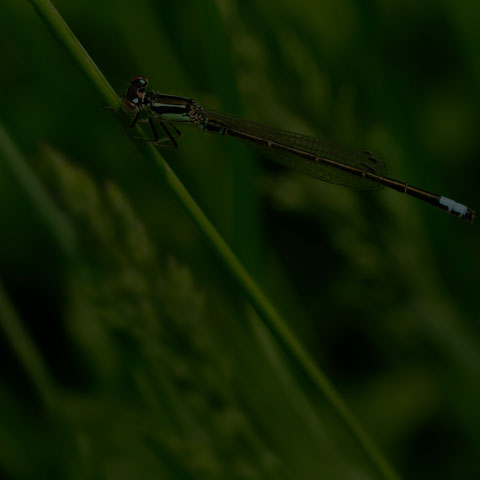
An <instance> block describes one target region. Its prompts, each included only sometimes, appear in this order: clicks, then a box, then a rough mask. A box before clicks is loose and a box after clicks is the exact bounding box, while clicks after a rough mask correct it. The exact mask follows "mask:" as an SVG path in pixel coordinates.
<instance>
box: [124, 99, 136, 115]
mask: <svg viewBox="0 0 480 480" xmlns="http://www.w3.org/2000/svg"><path fill="white" fill-rule="evenodd" d="M139 103H140V100H139V99H138V98H136V97H135V98H132V100H129V99H128V98H125V99H124V100H123V103H122V109H123V111H124V112H125V113H127V114H134V113H137V112H138V104H139Z"/></svg>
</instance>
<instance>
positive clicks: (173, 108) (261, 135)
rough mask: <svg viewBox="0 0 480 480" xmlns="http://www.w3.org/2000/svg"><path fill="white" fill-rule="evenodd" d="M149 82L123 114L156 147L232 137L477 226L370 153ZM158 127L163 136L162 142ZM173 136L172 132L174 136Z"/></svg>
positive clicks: (131, 90)
mask: <svg viewBox="0 0 480 480" xmlns="http://www.w3.org/2000/svg"><path fill="white" fill-rule="evenodd" d="M147 86H148V80H147V79H146V78H145V77H143V76H137V77H134V78H132V79H131V80H130V86H129V87H128V89H127V90H126V92H125V94H124V96H123V104H122V107H123V110H124V112H125V113H127V114H129V115H133V120H132V122H131V124H130V126H131V127H133V126H134V125H135V124H136V122H137V121H138V119H139V118H140V117H141V115H142V114H144V115H145V116H146V119H145V121H147V122H148V124H149V125H150V128H151V130H152V134H153V139H152V140H149V141H152V142H153V143H154V144H156V145H158V144H161V143H164V142H169V144H170V146H172V147H174V148H177V146H178V145H177V141H176V140H175V138H176V137H178V136H180V135H181V132H180V131H179V130H178V128H177V127H176V126H175V124H177V125H191V126H194V127H197V128H200V129H202V130H204V131H206V132H210V133H216V134H219V135H228V136H231V137H236V138H240V139H242V140H246V141H248V142H251V143H252V144H253V145H255V146H257V147H260V148H261V149H262V153H264V154H265V155H266V156H268V157H269V158H271V159H272V160H275V161H276V162H279V163H281V164H283V165H286V166H288V167H290V168H293V169H295V170H299V171H300V172H302V173H305V174H306V175H309V176H311V177H315V178H318V179H320V180H323V181H325V182H328V183H335V184H338V185H346V186H349V187H354V188H359V189H369V190H374V189H377V188H381V187H382V186H386V187H389V188H392V189H394V190H397V191H399V192H401V193H406V194H407V195H411V196H412V197H416V198H419V199H420V200H423V201H425V202H428V203H430V204H431V205H434V206H435V207H439V208H441V209H442V210H444V211H445V212H448V213H451V214H453V215H455V216H457V217H460V218H463V219H464V220H467V221H468V222H473V219H474V218H475V212H474V211H473V210H471V209H470V208H468V207H466V206H465V205H462V204H460V203H457V202H455V201H454V200H451V199H449V198H447V197H443V196H441V195H437V194H435V193H431V192H427V191H426V190H422V189H420V188H416V187H412V186H410V185H407V184H406V183H403V182H399V181H398V180H393V179H391V178H388V177H387V176H386V170H387V169H386V166H385V163H384V162H383V161H382V160H380V159H378V158H376V157H374V156H373V154H372V153H371V152H368V151H366V150H364V151H360V150H353V149H349V148H346V147H341V146H337V145H332V144H329V143H325V142H323V141H321V140H318V139H316V138H312V137H308V136H305V135H300V134H297V133H292V132H287V131H285V130H279V129H276V128H271V127H267V126H265V125H262V124H260V123H256V122H251V121H249V120H245V119H243V118H241V117H239V116H236V115H232V114H228V113H222V112H218V111H215V110H210V109H209V108H205V107H202V106H200V105H199V104H198V103H197V102H196V101H194V100H192V99H190V98H184V97H177V96H174V95H166V94H162V93H156V92H146V88H147ZM155 123H158V124H159V125H160V127H161V128H162V130H163V132H164V133H165V135H166V136H165V137H163V138H159V136H158V133H157V129H156V126H155ZM171 130H172V131H173V133H172V131H171Z"/></svg>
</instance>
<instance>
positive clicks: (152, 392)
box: [0, 0, 480, 479]
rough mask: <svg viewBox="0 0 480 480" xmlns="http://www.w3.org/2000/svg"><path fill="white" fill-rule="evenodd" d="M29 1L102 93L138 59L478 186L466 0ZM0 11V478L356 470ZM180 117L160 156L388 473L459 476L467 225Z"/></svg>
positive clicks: (470, 458)
mask: <svg viewBox="0 0 480 480" xmlns="http://www.w3.org/2000/svg"><path fill="white" fill-rule="evenodd" d="M55 5H56V7H57V8H58V9H59V11H60V12H61V13H62V15H63V16H64V18H65V19H66V21H67V22H68V24H69V25H70V27H71V28H72V30H73V31H74V32H75V34H76V35H77V36H78V38H79V39H80V41H81V42H82V43H83V45H84V46H85V48H86V49H87V51H88V52H89V54H90V55H91V56H92V58H93V59H94V61H95V62H96V63H97V64H98V65H99V67H100V69H101V70H102V71H103V73H104V74H105V76H106V77H107V78H108V80H109V81H110V82H111V83H112V85H114V86H115V88H117V89H118V92H119V94H120V93H121V92H122V91H123V90H124V88H125V87H126V86H127V84H128V80H129V78H130V77H132V76H134V75H139V74H142V75H146V76H148V78H149V79H150V82H151V86H152V88H153V89H156V90H159V91H162V92H165V93H171V94H177V95H183V96H188V97H193V98H195V99H197V100H198V101H199V102H200V103H203V104H205V105H208V106H209V107H212V108H217V109H221V110H224V111H228V112H233V113H239V114H241V115H243V116H245V117H246V118H249V119H252V120H258V121H262V122H264V123H267V124H270V125H274V126H278V127H281V128H285V129H289V130H292V131H298V132H300V133H305V134H310V135H315V136H318V137H321V138H325V139H328V140H329V141H335V142H339V143H343V144H348V145H352V146H356V147H360V148H368V149H369V150H372V151H374V152H375V153H376V154H377V155H378V156H381V157H382V158H384V159H385V160H386V162H387V164H388V166H389V169H390V176H392V177H393V178H397V179H399V180H403V181H406V182H407V183H410V184H412V185H416V186H419V187H421V188H425V189H428V190H432V191H434V192H438V193H440V194H442V195H446V196H448V197H451V198H454V199H455V200H457V201H459V202H461V203H465V204H467V205H469V206H470V207H472V208H474V209H475V208H477V209H478V208H479V205H480V195H479V193H478V187H477V183H478V181H477V179H478V177H479V168H480V167H479V166H478V160H479V155H478V152H479V151H480V145H479V138H478V132H479V131H480V130H479V127H480V118H479V117H480V113H479V112H480V108H479V107H480V105H479V103H480V101H479V96H478V85H479V80H480V57H479V56H478V51H479V47H480V38H479V37H480V28H479V20H478V19H479V18H480V4H478V2H473V1H468V0H456V1H453V0H441V1H437V2H433V1H425V2H421V3H419V2H413V1H406V2H405V1H404V2H398V1H394V0H384V1H365V2H360V1H358V0H357V1H354V0H340V1H338V0H335V1H333V0H328V1H325V2H315V1H313V0H297V1H296V2H294V3H291V2H286V1H284V0H277V1H275V2H274V1H262V2H253V1H251V0H243V1H241V2H240V1H233V0H229V1H221V0H218V1H216V2H215V1H211V0H204V1H200V0H184V1H182V2H164V1H163V2H153V1H151V0H138V1H137V2H135V4H132V2H126V1H124V0H117V1H115V2H113V1H104V2H102V3H101V4H98V2H93V1H91V0H83V1H82V2H71V1H67V0H57V1H56V2H55ZM0 19H1V20H0V25H1V26H2V28H0V40H1V44H2V45H3V48H2V52H3V55H2V62H1V70H0V85H1V91H2V92H3V96H2V102H0V125H2V129H5V131H6V132H7V133H6V138H7V140H5V139H4V138H3V134H2V136H1V138H2V149H1V154H0V209H1V212H0V232H1V237H0V242H1V243H0V246H1V248H0V262H1V263H0V265H1V269H0V275H1V277H0V282H1V285H2V287H1V288H0V320H1V326H2V333H3V334H2V336H1V339H2V340H1V342H2V345H1V349H0V352H1V356H2V366H3V374H2V381H1V383H0V407H1V408H0V418H1V422H0V476H1V477H2V478H7V479H8V478H85V477H88V476H89V477H92V478H116V479H119V478H120V479H122V478H125V479H127V478H159V477H162V478H172V479H177V478H179V479H180V478H181V479H186V478H196V479H197V478H200V479H227V478H228V479H231V478H232V479H233V478H235V479H251V478H259V479H260V478H262V479H263V478H272V479H273V478H275V479H278V478H296V479H303V478H305V479H311V478H338V479H343V478H346V479H350V478H351V479H363V478H377V477H376V475H377V474H376V472H375V471H374V470H373V468H372V467H371V466H370V464H369V461H368V459H367V458H365V456H364V454H363V453H362V451H361V450H360V448H359V447H358V445H357V444H356V443H355V441H354V440H353V439H352V438H351V436H350V435H349V434H348V432H346V431H345V429H344V427H343V426H342V425H341V424H340V422H339V421H338V420H337V419H336V416H335V413H334V412H332V410H331V408H330V407H328V406H327V404H326V402H325V400H324V399H323V398H322V397H321V396H320V395H319V394H318V393H317V392H315V391H312V389H311V387H310V386H309V385H308V383H306V382H305V381H304V378H303V377H302V376H301V375H299V373H298V372H297V371H296V370H295V368H293V367H292V365H291V364H290V363H289V361H288V359H285V358H284V357H283V355H282V354H281V353H280V352H279V351H278V350H277V348H276V346H275V343H274V342H272V340H271V338H270V336H269V334H268V333H267V332H266V331H265V330H264V328H263V327H262V325H261V324H260V323H259V321H258V319H257V317H256V315H255V313H254V312H253V311H252V309H251V308H250V307H249V306H248V304H246V302H245V299H244V297H243V295H242V294H241V292H239V291H238V289H237V287H236V286H235V285H234V283H233V282H232V280H231V279H230V278H229V277H228V276H227V274H226V272H225V270H224V268H223V267H222V265H221V264H219V262H218V261H217V259H216V257H215V255H214V254H213V253H212V252H211V251H210V249H209V247H208V245H207V244H206V243H205V241H204V239H203V237H202V236H201V235H200V234H199V233H198V232H197V231H196V230H195V228H194V227H193V226H192V224H191V223H190V222H189V220H188V219H187V218H186V217H185V215H184V214H183V213H182V211H180V209H179V208H178V206H177V205H176V204H175V202H174V201H173V200H172V198H171V197H170V196H169V195H168V194H167V193H166V192H165V191H163V189H162V188H161V182H160V181H159V178H158V172H157V171H156V170H155V169H154V167H153V166H152V165H149V164H148V163H146V162H144V161H143V159H142V157H141V156H139V154H138V153H137V151H136V150H135V148H134V147H133V146H132V145H131V143H130V142H129V141H128V139H126V138H124V136H123V135H122V132H121V130H120V129H119V128H118V126H117V125H116V123H115V122H114V121H113V120H112V116H111V113H110V112H109V111H108V110H105V109H104V108H103V107H104V105H103V104H102V102H101V100H100V99H99V97H98V94H97V93H96V91H94V90H93V88H92V87H91V85H90V84H89V82H88V81H87V80H86V79H85V77H84V76H83V75H82V74H81V72H79V70H78V69H77V67H76V65H75V64H74V63H73V62H72V60H71V58H70V57H69V56H68V54H67V53H66V52H65V51H64V50H62V49H61V48H60V47H59V45H58V43H57V42H56V41H55V39H54V38H53V37H52V35H51V34H50V33H49V32H48V30H47V29H46V28H45V26H44V25H43V24H42V22H41V21H40V19H39V18H38V17H37V15H36V14H35V12H34V11H33V9H32V8H31V6H30V5H29V4H28V2H26V1H25V2H23V1H17V0H6V1H4V2H2V3H1V5H0ZM183 133H184V136H183V137H182V138H181V139H180V148H179V150H178V151H171V150H164V151H162V153H163V154H164V156H165V157H166V158H167V160H168V161H169V164H170V165H171V166H172V168H173V169H174V170H175V172H176V173H177V174H178V176H179V177H180V178H181V180H182V181H183V182H184V183H185V185H186V186H187V188H188V189H189V191H190V192H191V193H192V195H193V196H194V198H195V199H196V200H197V201H198V203H199V204H200V205H201V207H202V208H203V209H204V210H205V212H206V213H207V215H208V216H209V218H210V219H211V220H212V221H213V223H214V224H215V226H216V227H217V228H218V229H219V231H220V232H221V233H222V235H223V236H224V237H225V239H226V240H227V241H228V242H229V244H230V245H231V246H232V247H233V249H234V250H235V252H236V253H237V254H238V255H239V256H240V258H241V259H242V261H243V262H244V264H245V265H246V266H247V268H248V270H249V271H250V272H251V273H252V274H253V275H254V277H255V278H256V280H257V281H258V282H259V283H260V285H261V286H262V288H263V289H264V290H265V292H267V294H268V295H269V297H270V298H271V300H272V301H273V303H274V304H275V305H276V306H277V308H278V309H279V310H280V311H281V312H282V313H283V314H284V317H285V318H286V319H287V320H288V322H289V325H290V326H291V328H292V329H293V330H294V331H295V333H296V334H297V336H298V337H299V339H300V340H301V341H302V343H303V344H304V345H305V346H306V348H307V349H308V351H309V352H310V353H311V354H312V355H313V356H314V357H315V359H316V361H317V362H318V364H319V365H320V366H321V368H323V369H324V370H325V371H326V372H327V374H328V375H329V377H330V378H331V380H332V381H333V383H334V384H335V385H336V387H337V388H338V389H339V390H340V392H341V393H342V395H343V396H344V398H345V399H346V401H347V402H348V404H349V405H350V406H351V407H352V409H353V411H354V412H355V414H356V416H357V418H358V419H359V421H360V422H361V423H362V424H363V425H364V426H365V428H366V429H367V431H368V432H369V433H370V434H371V435H372V437H373V438H374V440H375V441H376V442H377V444H378V445H379V447H380V449H381V450H382V451H383V452H384V453H385V454H386V456H387V458H389V460H391V462H392V463H393V464H394V465H395V467H396V468H397V470H398V471H399V472H400V474H401V475H402V476H403V477H404V478H409V479H410V478H414V479H417V478H418V479H423V478H472V479H473V478H478V477H479V475H480V460H479V457H478V452H479V451H480V438H479V433H480V414H479V408H478V405H480V383H479V377H480V355H479V340H478V338H479V327H478V318H480V312H479V310H480V309H479V306H478V302H477V301H476V292H477V289H478V286H479V281H478V274H479V264H480V255H479V249H478V245H479V239H480V227H479V226H478V222H477V223H475V224H473V225H468V224H465V223H463V222H461V221H460V220H458V219H455V218H453V217H450V216H448V215H445V214H443V213H442V212H440V211H439V210H437V209H434V208H432V207H430V206H429V205H424V204H422V203H421V202H419V201H416V200H415V199H412V198H408V197H406V196H404V195H400V194H398V193H396V192H390V191H387V190H382V191H380V192H356V191H353V190H349V189H346V188H342V187H337V186H333V185H326V184H323V183H321V182H318V181H315V180H312V179H309V178H307V177H304V176H301V175H299V174H296V173H294V172H290V171H286V170H284V169H281V168H279V167H277V166H276V165H271V164H270V163H267V162H264V161H263V160H262V159H260V158H257V154H256V152H255V151H254V150H250V149H248V148H247V147H246V146H245V145H242V144H241V143H240V142H236V141H235V140H233V139H228V138H218V137H215V136H209V135H205V134H203V133H202V132H197V131H194V130H189V129H184V132H183ZM6 142H12V143H13V144H14V145H15V146H16V148H17V149H18V150H19V152H20V153H21V155H22V156H23V157H24V160H25V161H26V162H27V164H28V169H29V170H28V171H27V173H28V174H33V175H34V176H33V177H31V180H32V182H34V183H35V182H37V183H35V185H36V188H37V187H38V188H40V189H41V191H42V194H43V195H45V198H47V199H48V202H51V207H52V209H53V210H54V211H55V212H56V215H55V218H56V219H57V220H58V222H60V223H61V224H62V225H64V226H65V231H66V232H73V234H74V236H75V238H76V240H77V244H78V251H79V252H80V255H79V258H78V259H77V260H76V261H75V262H72V261H70V260H68V258H67V257H66V255H65V253H64V251H63V250H62V248H61V245H60V246H59V243H58V241H57V240H56V239H55V238H52V235H51V229H50V228H49V226H48V222H46V221H45V218H44V216H43V215H42V213H41V212H42V208H41V205H40V203H41V204H42V205H43V203H42V202H39V200H38V198H39V197H38V196H36V195H32V189H30V188H27V187H26V185H27V186H28V185H30V183H28V182H25V181H24V180H22V178H25V176H23V177H22V175H20V174H19V173H18V170H17V171H15V170H13V169H12V168H11V164H10V162H9V160H8V158H7V157H8V155H7V154H6V153H5V152H6V150H7V149H6V148H5V145H6ZM28 178H30V177H28ZM37 184H38V185H37ZM34 190H35V189H34ZM42 198H44V197H42ZM66 235H67V237H68V233H67V234H66Z"/></svg>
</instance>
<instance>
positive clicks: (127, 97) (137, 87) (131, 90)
mask: <svg viewBox="0 0 480 480" xmlns="http://www.w3.org/2000/svg"><path fill="white" fill-rule="evenodd" d="M147 85H148V80H147V78H145V77H143V76H141V75H138V76H136V77H133V78H132V79H131V80H130V86H129V87H128V88H127V91H126V92H125V94H124V95H123V103H122V108H123V111H124V112H125V113H126V114H128V115H135V114H136V113H138V111H139V110H140V107H141V106H142V102H143V96H144V95H145V88H147Z"/></svg>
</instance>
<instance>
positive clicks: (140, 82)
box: [130, 75, 148, 88]
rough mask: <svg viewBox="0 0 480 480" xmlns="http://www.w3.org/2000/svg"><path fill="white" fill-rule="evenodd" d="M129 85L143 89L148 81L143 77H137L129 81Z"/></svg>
mask: <svg viewBox="0 0 480 480" xmlns="http://www.w3.org/2000/svg"><path fill="white" fill-rule="evenodd" d="M130 83H131V84H132V85H135V86H136V87H139V88H145V87H146V86H147V85H148V79H147V78H146V77H144V76H143V75H137V76H136V77H133V78H132V79H131V80H130Z"/></svg>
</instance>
